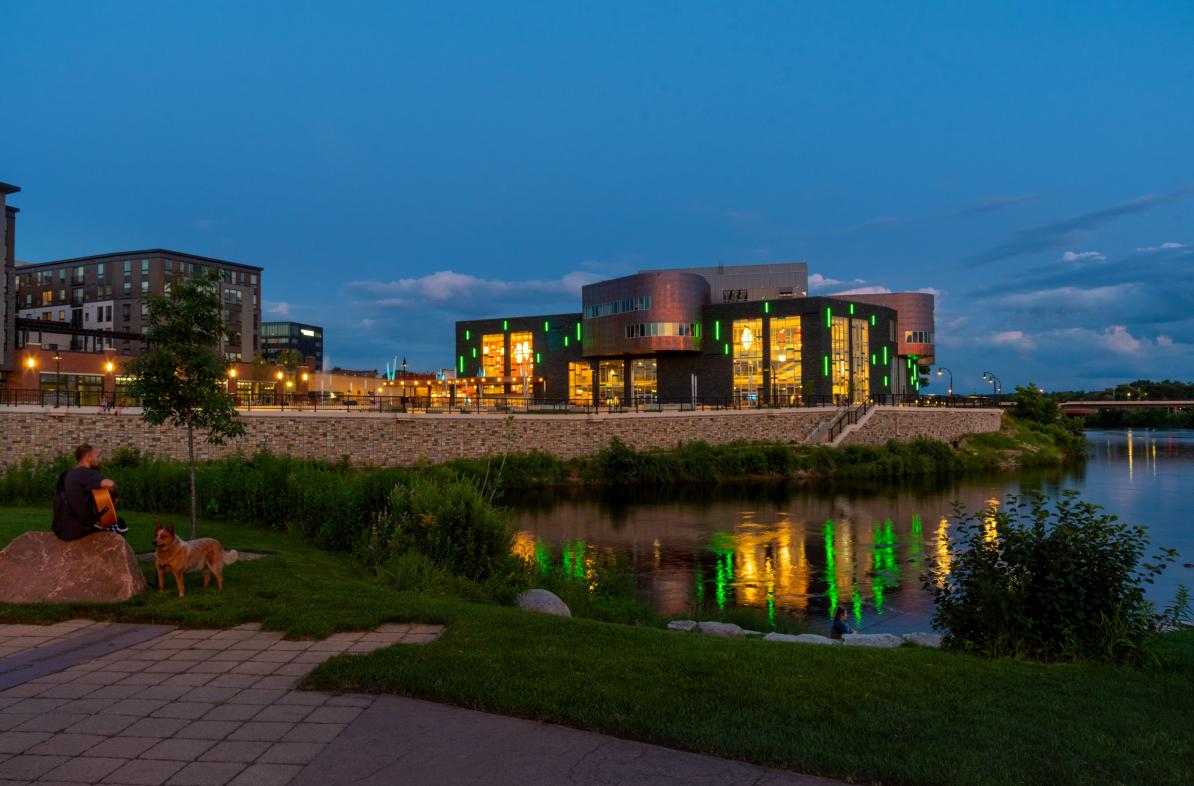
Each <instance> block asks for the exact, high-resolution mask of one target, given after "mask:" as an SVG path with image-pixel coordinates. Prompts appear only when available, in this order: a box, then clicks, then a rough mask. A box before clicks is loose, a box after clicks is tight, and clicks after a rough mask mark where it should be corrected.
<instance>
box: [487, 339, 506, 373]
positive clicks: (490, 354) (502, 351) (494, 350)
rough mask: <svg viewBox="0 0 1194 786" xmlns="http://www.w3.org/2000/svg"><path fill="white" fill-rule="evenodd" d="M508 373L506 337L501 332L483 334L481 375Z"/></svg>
mask: <svg viewBox="0 0 1194 786" xmlns="http://www.w3.org/2000/svg"><path fill="white" fill-rule="evenodd" d="M505 375H506V337H505V336H504V335H503V334H501V333H488V334H486V335H483V336H481V376H483V377H503V376H505Z"/></svg>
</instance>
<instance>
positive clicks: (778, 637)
mask: <svg viewBox="0 0 1194 786" xmlns="http://www.w3.org/2000/svg"><path fill="white" fill-rule="evenodd" d="M763 640H764V641H782V642H784V643H786V644H841V643H842V642H841V639H831V638H829V637H828V636H818V635H817V634H816V633H799V634H796V635H792V634H790V633H768V634H767V635H766V636H764V637H763Z"/></svg>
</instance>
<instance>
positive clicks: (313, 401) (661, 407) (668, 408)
mask: <svg viewBox="0 0 1194 786" xmlns="http://www.w3.org/2000/svg"><path fill="white" fill-rule="evenodd" d="M233 398H234V399H235V400H236V404H237V407H239V408H240V409H242V410H244V411H246V412H252V411H279V412H287V411H294V412H345V413H366V412H369V413H373V412H390V413H404V412H417V413H439V414H480V413H491V414H492V413H499V414H505V413H508V414H535V415H569V414H571V415H576V414H615V413H626V412H694V411H718V410H768V409H795V408H811V407H838V408H845V407H851V406H854V407H857V406H858V405H856V404H854V403H852V402H850V401H849V400H847V399H846V398H845V397H841V396H837V397H835V396H802V397H799V398H798V399H796V400H793V401H787V402H783V403H777V404H771V403H768V402H765V401H761V400H759V399H758V398H757V396H747V395H740V396H729V397H710V396H701V397H699V398H696V399H691V398H688V399H680V400H671V401H668V400H662V399H657V398H651V399H639V400H634V401H616V400H610V401H606V402H604V403H601V404H577V403H574V402H572V401H568V400H564V399H546V398H543V397H539V398H535V397H534V396H522V395H517V394H513V395H488V396H484V395H483V396H479V397H465V396H458V397H456V398H455V399H452V398H450V397H448V396H382V395H370V394H357V395H350V394H339V393H337V394H330V393H314V392H313V393H257V394H252V395H234V396H233ZM1006 403H1007V402H1006V401H1005V400H1003V399H1002V398H996V397H993V396H931V397H929V396H925V397H920V396H913V395H903V394H899V395H896V394H889V395H880V396H876V397H875V398H874V399H872V400H871V401H869V402H866V403H865V404H864V405H863V406H866V405H886V406H902V407H963V408H967V407H1000V406H1005V405H1006ZM22 405H23V406H40V407H51V408H67V409H95V410H98V411H101V412H119V411H120V410H123V409H128V408H130V407H139V406H140V405H141V402H140V401H139V400H138V399H137V398H135V397H133V396H129V395H127V394H124V393H111V392H100V391H95V390H75V391H72V390H61V391H55V390H21V389H12V388H8V389H4V388H0V406H22ZM863 413H865V409H863ZM847 425H848V424H847ZM843 428H844V426H843Z"/></svg>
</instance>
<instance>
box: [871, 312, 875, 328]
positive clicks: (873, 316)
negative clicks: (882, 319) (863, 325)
mask: <svg viewBox="0 0 1194 786" xmlns="http://www.w3.org/2000/svg"><path fill="white" fill-rule="evenodd" d="M874 326H875V315H874V314H871V327H874Z"/></svg>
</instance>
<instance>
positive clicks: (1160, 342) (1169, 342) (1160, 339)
mask: <svg viewBox="0 0 1194 786" xmlns="http://www.w3.org/2000/svg"><path fill="white" fill-rule="evenodd" d="M1157 346H1158V347H1171V346H1173V339H1172V338H1170V337H1169V336H1164V335H1162V336H1157Z"/></svg>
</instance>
